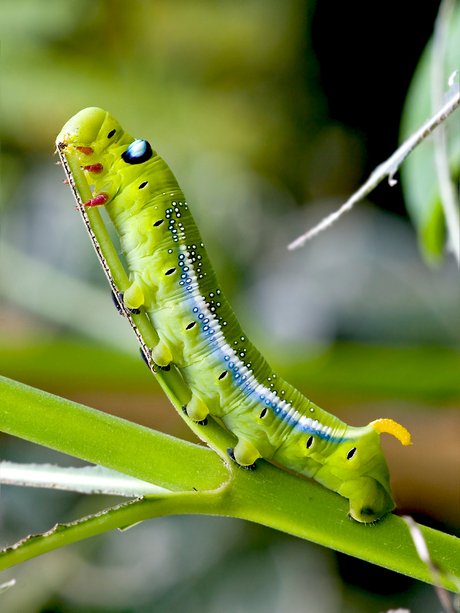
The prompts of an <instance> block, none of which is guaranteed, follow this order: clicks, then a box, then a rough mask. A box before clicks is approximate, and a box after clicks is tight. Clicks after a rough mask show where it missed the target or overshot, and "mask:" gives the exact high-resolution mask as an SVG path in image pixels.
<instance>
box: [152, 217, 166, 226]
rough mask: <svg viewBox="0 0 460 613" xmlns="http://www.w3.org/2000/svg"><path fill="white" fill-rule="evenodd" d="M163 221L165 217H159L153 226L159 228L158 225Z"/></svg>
mask: <svg viewBox="0 0 460 613" xmlns="http://www.w3.org/2000/svg"><path fill="white" fill-rule="evenodd" d="M163 222H164V219H159V220H158V221H156V222H155V223H154V224H153V227H154V228H158V226H161V224H162V223H163Z"/></svg>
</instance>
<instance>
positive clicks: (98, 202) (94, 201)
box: [83, 194, 109, 207]
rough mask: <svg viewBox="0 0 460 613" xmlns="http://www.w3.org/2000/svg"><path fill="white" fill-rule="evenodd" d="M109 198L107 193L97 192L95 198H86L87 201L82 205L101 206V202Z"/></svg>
mask: <svg viewBox="0 0 460 613" xmlns="http://www.w3.org/2000/svg"><path fill="white" fill-rule="evenodd" d="M108 199H109V196H108V194H99V195H98V196H96V198H93V199H92V200H88V202H85V204H84V205H83V206H87V207H90V206H101V205H102V204H105V203H106V202H107V201H108Z"/></svg>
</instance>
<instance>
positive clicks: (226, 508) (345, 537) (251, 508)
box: [0, 377, 460, 591]
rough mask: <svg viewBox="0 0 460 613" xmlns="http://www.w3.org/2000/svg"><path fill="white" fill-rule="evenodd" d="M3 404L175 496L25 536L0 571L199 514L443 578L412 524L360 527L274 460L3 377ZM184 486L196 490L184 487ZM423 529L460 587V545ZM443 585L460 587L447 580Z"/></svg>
mask: <svg viewBox="0 0 460 613" xmlns="http://www.w3.org/2000/svg"><path fill="white" fill-rule="evenodd" d="M0 398H1V399H2V401H1V403H0V429H1V430H3V431H4V432H8V433H10V434H14V435H16V436H21V437H23V438H26V439H27V440H32V441H34V442H37V443H41V444H44V445H47V446H49V447H52V448H53V449H57V450H59V451H64V452H66V453H70V454H73V455H75V456H77V457H80V458H83V459H86V460H88V461H91V462H98V463H101V464H103V465H105V466H107V467H109V468H113V469H115V470H119V471H120V472H123V473H125V474H129V475H132V476H135V477H137V478H138V479H142V480H144V481H149V482H151V483H156V484H157V485H161V486H162V487H166V488H168V489H170V490H173V492H172V493H171V494H163V495H159V496H155V497H147V498H145V499H142V500H141V501H139V502H132V503H128V504H126V503H125V504H124V505H122V506H120V507H118V508H114V509H109V510H108V511H105V512H102V513H101V514H98V515H96V516H92V517H90V518H88V519H83V520H80V521H77V522H74V523H72V524H70V525H68V526H65V525H64V526H61V527H58V528H56V530H54V531H50V534H49V535H48V536H37V537H32V538H30V539H28V540H24V542H22V544H20V545H19V546H14V548H12V549H11V548H10V549H7V550H5V551H4V552H3V553H1V554H0V569H4V568H8V567H10V566H13V565H14V564H17V563H19V562H21V561H24V560H26V559H30V558H33V557H35V556H37V555H39V554H41V553H45V552H46V551H51V550H52V549H56V548H58V547H61V546H63V545H66V544H68V543H72V542H75V541H78V540H81V539H83V538H87V537H89V536H94V535H96V534H100V533H102V532H105V531H107V530H111V529H113V528H122V527H125V526H128V525H132V524H135V523H137V522H139V521H143V520H145V519H148V518H150V517H158V516H162V515H173V514H178V513H181V514H182V513H196V514H212V515H223V516H231V517H238V518H241V519H246V520H250V521H254V522H258V523H261V524H264V525H266V526H270V527H272V528H276V529H278V530H283V531H285V532H288V533H290V534H293V535H295V536H299V537H301V538H305V539H308V540H311V541H314V542H316V543H319V544H321V545H324V546H326V547H331V548H333V549H336V550H338V551H342V552H344V553H347V554H349V555H353V556H356V557H358V558H361V559H364V560H367V561H368V562H371V563H374V564H379V565H381V566H384V567H385V568H389V569H391V570H394V571H397V572H400V573H404V574H406V575H409V576H411V577H414V578H416V579H419V580H421V581H426V582H429V583H432V582H433V578H432V577H431V575H430V572H429V570H428V569H427V567H426V565H425V564H424V563H423V562H422V561H421V560H420V558H419V557H418V555H417V552H416V549H415V546H414V544H413V542H412V538H411V536H410V533H409V529H408V527H407V526H406V524H405V522H404V521H403V520H402V519H400V518H399V517H396V516H395V515H388V516H387V517H385V518H384V520H383V521H382V522H380V523H379V524H377V525H374V526H371V527H366V526H363V525H361V524H357V523H356V522H352V521H350V520H349V519H348V518H347V507H348V502H347V501H346V500H345V499H344V498H342V497H341V496H339V495H337V494H335V493H334V492H331V491H330V490H327V489H325V488H324V487H321V486H320V485H318V484H316V483H311V482H309V481H305V480H303V479H299V478H298V477H296V476H295V475H291V474H289V473H287V472H286V471H284V470H280V469H278V468H276V467H275V466H273V465H271V464H269V463H268V462H264V461H262V460H259V463H258V468H257V470H256V471H254V472H252V471H246V470H244V469H242V468H239V467H237V466H236V465H235V464H233V463H232V464H230V463H229V464H228V465H227V467H226V466H224V465H223V464H222V461H221V460H220V459H219V457H218V456H217V455H216V454H214V453H213V452H212V451H211V450H209V449H206V448H204V447H198V446H196V445H192V444H191V443H186V442H184V441H180V440H177V439H175V438H173V437H170V436H166V435H164V434H161V433H158V432H154V431H152V430H149V429H148V428H144V427H141V426H137V425H136V424H132V423H130V422H127V421H125V420H122V419H120V418H115V417H112V416H108V415H105V414H102V413H99V412H98V411H95V410H94V409H88V408H87V407H83V406H81V405H78V404H76V403H73V402H70V401H68V400H62V399H60V398H57V397H55V396H52V395H51V394H46V393H44V392H40V391H39V390H35V389H33V388H29V387H27V386H25V385H23V384H20V383H16V382H14V381H10V380H9V379H5V378H2V377H0ZM207 427H208V426H206V428H207ZM219 431H220V432H223V431H222V429H220V428H219ZM231 441H232V437H231V435H230V434H229V433H225V437H224V438H222V439H219V445H220V446H225V445H227V444H229V443H231ZM180 488H182V489H183V490H187V491H178V489H180ZM194 488H196V489H197V490H201V491H194ZM421 530H422V533H423V534H424V537H425V539H426V541H427V545H428V548H429V550H430V554H431V557H432V559H433V560H434V562H436V564H437V565H438V566H439V567H440V569H441V571H444V572H445V573H450V574H451V575H452V576H453V577H454V578H456V579H457V580H458V581H460V539H457V538H455V537H453V536H449V535H446V534H443V533H441V532H439V531H437V530H432V529H430V528H425V527H423V526H421ZM443 585H444V586H445V587H446V588H447V589H450V590H452V591H459V588H458V586H456V585H455V583H454V581H452V580H449V579H447V578H444V579H443Z"/></svg>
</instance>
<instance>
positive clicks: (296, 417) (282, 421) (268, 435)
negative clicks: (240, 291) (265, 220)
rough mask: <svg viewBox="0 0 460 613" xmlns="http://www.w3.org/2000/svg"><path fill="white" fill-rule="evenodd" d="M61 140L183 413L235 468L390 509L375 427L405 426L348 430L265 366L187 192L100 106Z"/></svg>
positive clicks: (128, 301)
mask: <svg viewBox="0 0 460 613" xmlns="http://www.w3.org/2000/svg"><path fill="white" fill-rule="evenodd" d="M57 144H58V147H59V148H60V149H61V150H62V149H63V150H64V152H66V153H67V154H68V155H73V156H77V158H78V160H79V162H80V163H81V166H82V167H83V169H84V170H85V173H86V175H87V178H88V183H89V184H90V185H94V194H93V196H94V197H93V199H91V201H89V202H88V203H86V204H87V205H88V206H98V205H104V206H105V208H106V211H107V213H108V215H109V217H110V219H111V220H112V222H113V224H114V226H115V228H116V230H117V232H118V234H119V236H120V241H121V246H122V249H123V252H124V254H125V256H126V259H127V263H128V267H129V279H130V282H131V285H130V287H129V288H128V289H127V290H126V291H125V292H124V295H123V302H124V304H125V305H126V306H127V307H128V308H129V309H139V308H140V307H143V308H145V310H146V311H147V313H148V316H149V318H150V319H151V321H152V324H153V326H154V328H155V329H156V331H157V333H158V337H159V342H158V344H157V345H156V346H155V347H153V348H152V359H153V360H154V361H155V362H156V363H157V364H158V365H159V366H162V367H166V368H167V367H168V365H169V364H171V363H174V364H175V365H176V366H177V368H178V369H179V370H180V372H181V374H182V377H183V379H184V380H185V382H186V383H187V384H188V386H189V388H190V390H191V393H192V398H191V400H190V402H189V403H188V405H187V406H186V408H185V410H184V412H186V413H187V415H188V416H189V417H190V418H191V419H193V420H194V421H196V422H199V423H201V424H205V423H206V419H207V416H208V415H209V414H210V415H213V416H216V417H219V418H220V419H221V421H222V422H223V423H224V425H225V426H226V427H227V428H228V429H229V430H230V431H231V432H233V433H234V434H235V435H236V436H237V437H238V443H237V445H236V446H235V448H234V449H233V450H229V454H230V455H231V457H232V458H234V459H235V461H236V462H238V464H240V465H242V466H246V467H248V468H249V467H251V468H252V467H254V466H255V462H256V460H257V459H258V458H259V457H262V458H265V459H267V460H274V461H276V462H278V463H279V464H281V465H283V466H285V467H287V468H290V469H293V470H295V471H297V472H299V473H301V474H303V475H306V476H308V477H313V478H315V479H316V480H317V481H318V482H319V483H321V484H322V485H324V486H325V487H328V488H329V489H331V490H333V491H335V492H338V493H339V494H341V495H342V496H344V497H346V498H348V499H349V501H350V516H351V517H352V518H353V519H355V520H357V521H359V522H363V523H372V522H375V521H378V520H379V519H381V518H382V517H383V516H384V515H385V513H387V512H389V511H391V510H392V509H393V508H394V506H395V505H394V502H393V498H392V495H391V489H390V485H389V471H388V468H387V464H386V461H385V458H384V455H383V452H382V449H381V447H380V432H383V431H385V432H390V433H392V434H394V435H395V436H397V437H398V438H400V440H402V441H403V438H404V437H405V438H404V441H406V442H407V440H408V439H407V437H406V436H405V435H407V436H409V435H408V433H407V431H406V430H405V429H404V428H402V426H399V425H397V424H395V425H394V427H393V426H392V425H391V424H394V422H391V420H377V421H376V422H373V424H370V425H369V426H365V427H364V428H355V427H352V426H347V425H346V424H345V423H343V422H342V421H340V420H339V419H338V418H337V417H334V416H333V415H331V414H330V413H327V412H326V411H323V410H322V409H321V408H319V407H318V406H316V405H315V404H313V403H312V402H310V401H309V400H308V399H307V398H305V397H304V396H303V395H302V394H301V393H300V392H298V391H297V390H296V389H294V388H293V387H292V386H291V385H289V384H288V383H287V382H285V381H284V380H283V379H281V377H279V376H278V375H277V374H276V373H275V372H274V371H273V370H272V369H271V367H270V366H269V365H268V363H267V362H266V361H265V359H264V358H263V357H262V355H261V354H260V353H259V352H258V351H257V349H256V348H255V347H254V346H253V345H252V344H251V343H250V341H249V340H248V339H247V337H246V335H245V333H244V332H243V331H242V329H241V327H240V325H239V323H238V321H237V319H236V317H235V315H234V313H233V311H232V309H231V307H230V305H229V304H228V302H227V300H226V299H225V296H224V294H223V292H222V289H221V288H220V286H219V284H218V282H217V279H216V276H215V273H214V270H213V268H212V265H211V262H210V261H209V258H208V255H207V253H206V249H205V247H204V243H203V241H202V238H201V236H200V233H199V231H198V228H197V226H196V224H195V222H194V220H193V217H192V215H191V213H190V210H189V206H188V204H187V201H186V199H185V196H184V194H183V193H182V191H181V189H180V187H179V185H178V183H177V181H176V179H175V177H174V175H173V173H172V172H171V170H170V169H169V167H168V166H167V164H166V163H165V162H164V160H163V159H162V158H160V157H159V156H158V154H157V153H156V152H155V151H154V150H153V149H152V148H151V146H150V144H149V143H148V142H147V141H145V140H135V139H134V138H133V137H131V136H130V135H129V134H127V133H126V132H124V130H123V129H122V128H121V126H120V125H119V124H118V122H117V121H116V120H115V119H114V118H113V117H112V116H111V115H110V114H109V113H107V112H105V111H103V110H102V109H98V108H89V109H85V110H83V111H81V112H80V113H78V114H77V115H75V117H73V118H72V119H71V120H70V121H69V122H68V123H67V124H66V125H65V126H64V128H63V129H62V131H61V133H60V134H59V136H58V138H57ZM390 422H391V423H390ZM404 433H405V434H404ZM409 440H410V438H409ZM404 441H403V442H404ZM405 444H406V443H405Z"/></svg>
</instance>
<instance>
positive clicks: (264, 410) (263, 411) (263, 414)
mask: <svg viewBox="0 0 460 613" xmlns="http://www.w3.org/2000/svg"><path fill="white" fill-rule="evenodd" d="M267 411H268V409H262V411H261V413H260V415H259V417H260V419H263V418H264V417H265V415H266V414H267Z"/></svg>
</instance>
